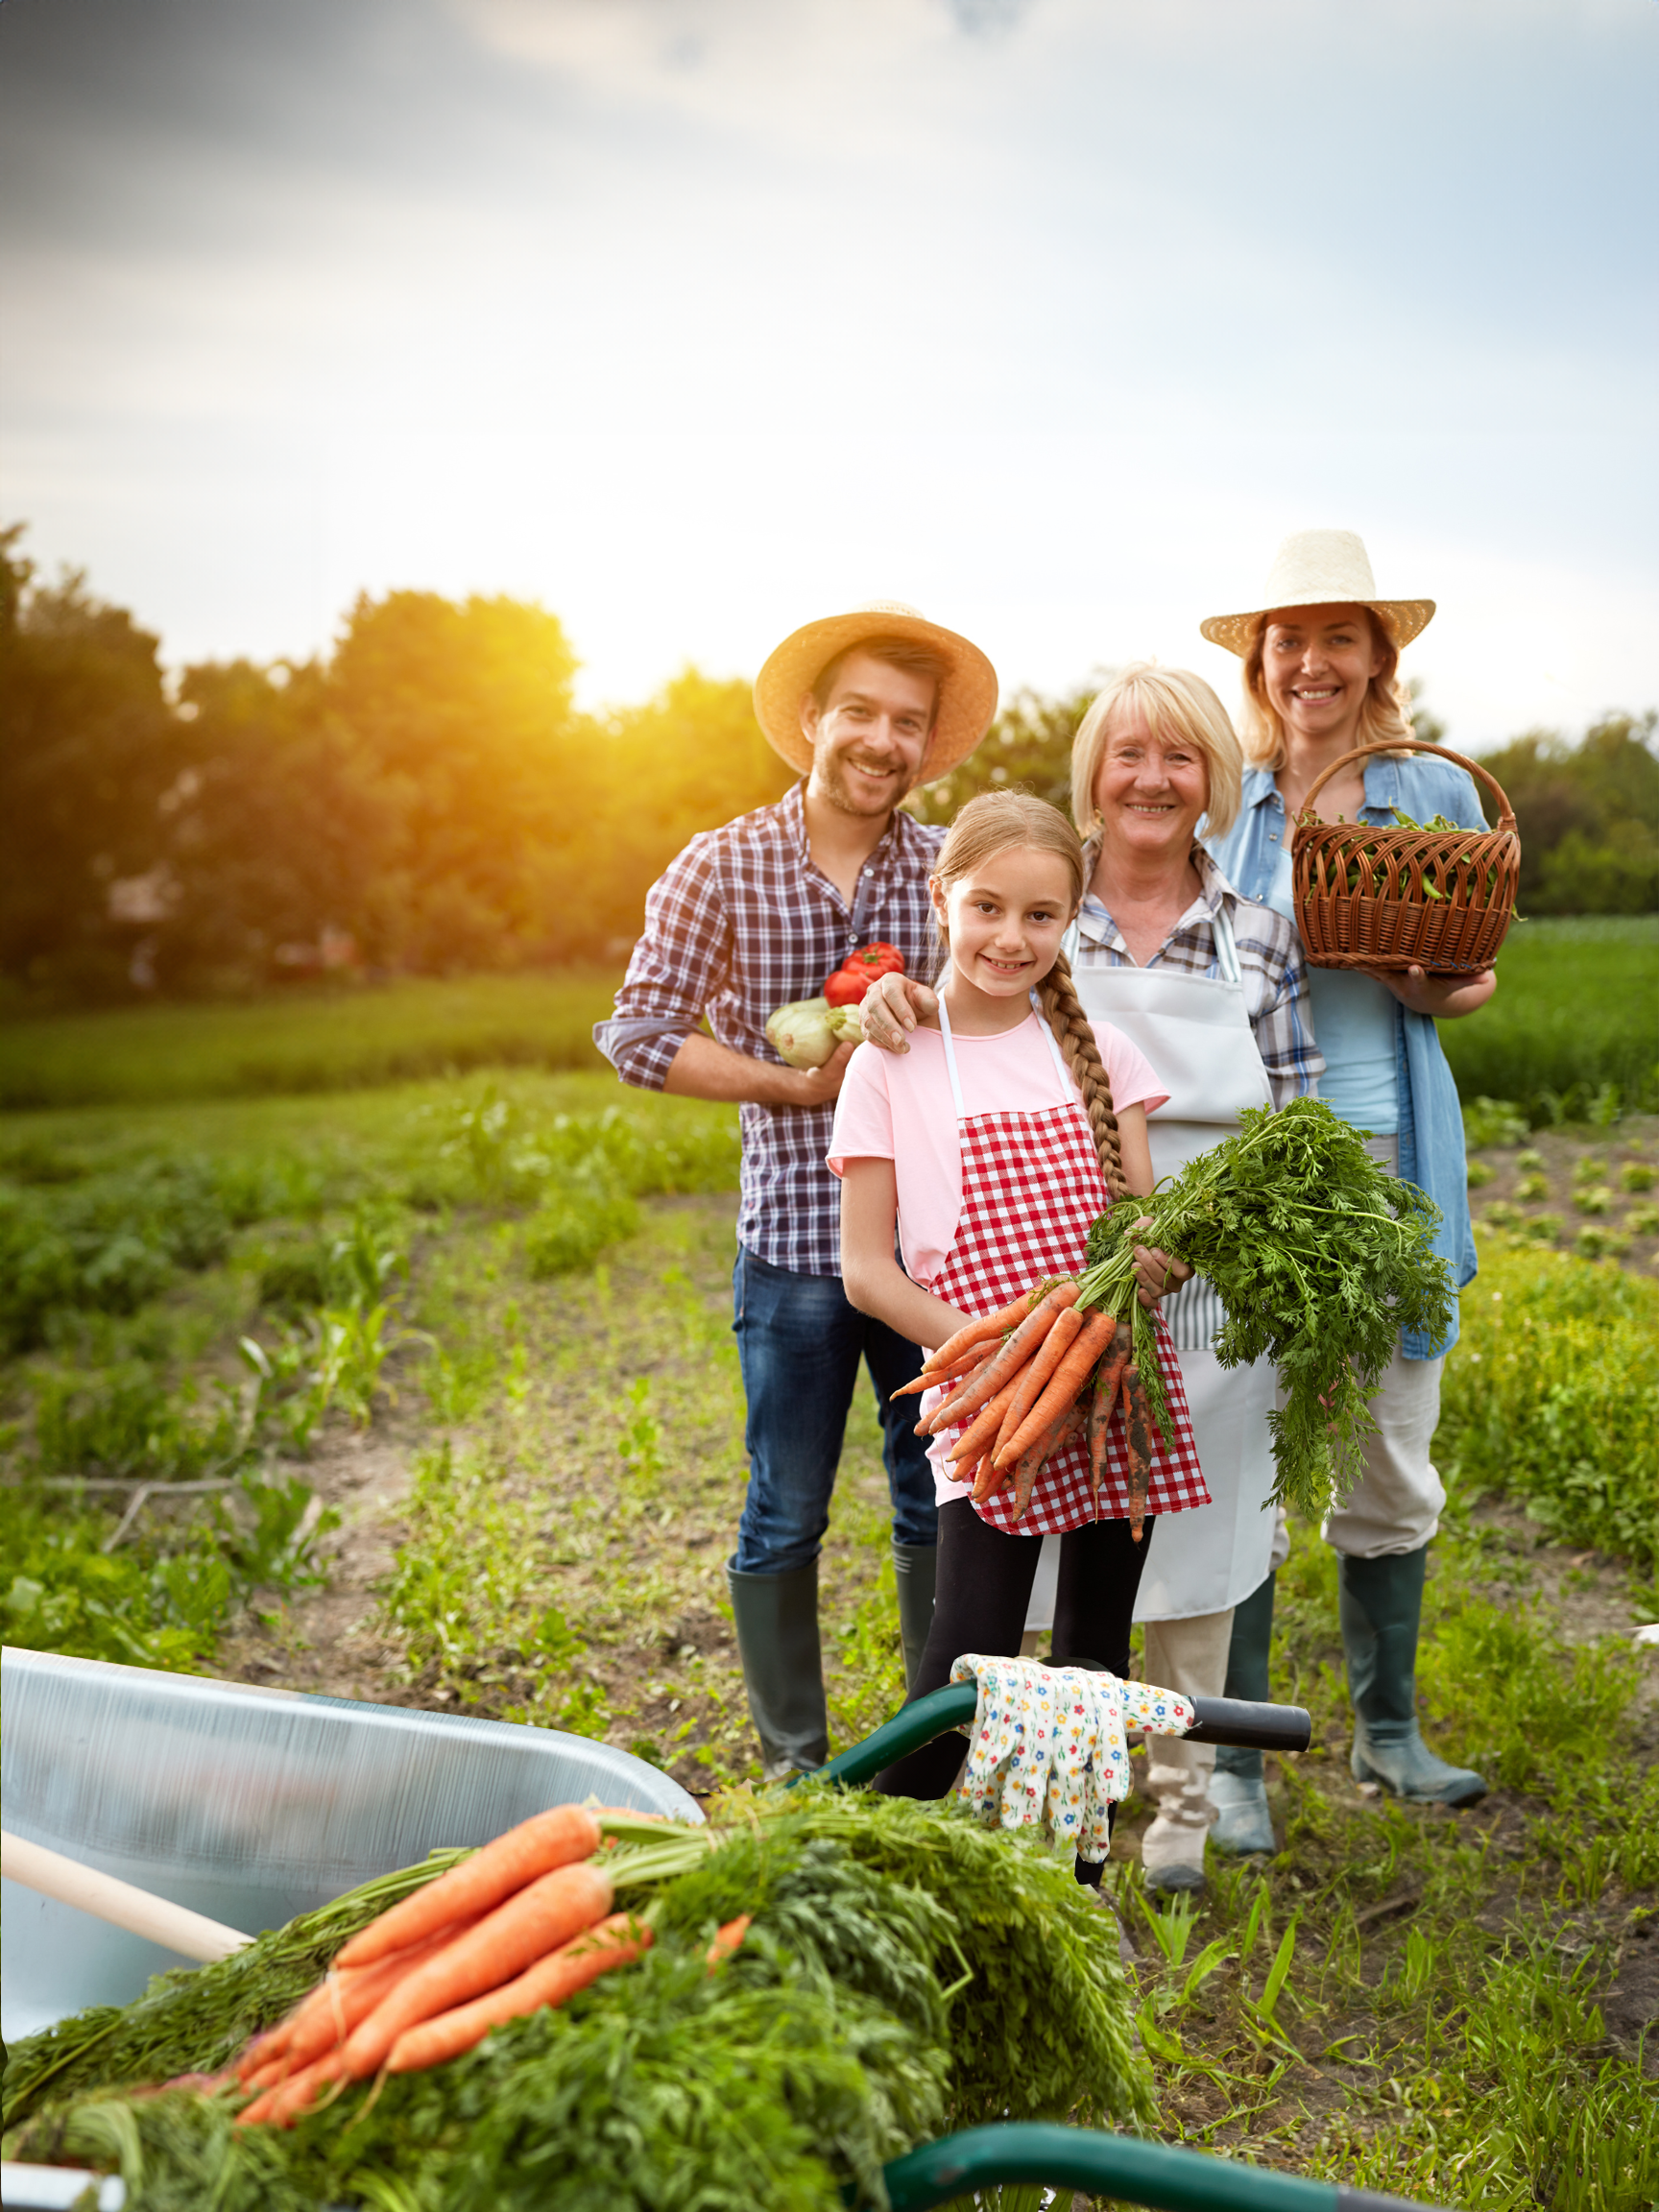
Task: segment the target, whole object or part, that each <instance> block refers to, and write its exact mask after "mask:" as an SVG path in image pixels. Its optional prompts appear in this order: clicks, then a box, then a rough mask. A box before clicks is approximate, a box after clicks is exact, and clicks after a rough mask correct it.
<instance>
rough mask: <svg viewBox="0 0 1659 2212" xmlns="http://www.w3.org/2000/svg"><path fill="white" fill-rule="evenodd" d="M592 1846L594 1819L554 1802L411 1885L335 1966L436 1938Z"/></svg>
mask: <svg viewBox="0 0 1659 2212" xmlns="http://www.w3.org/2000/svg"><path fill="white" fill-rule="evenodd" d="M598 1848H599V1822H598V1819H597V1817H596V1815H593V1814H592V1813H589V1811H588V1809H587V1807H586V1806H582V1805H555V1806H554V1807H553V1809H552V1811H551V1812H548V1813H537V1814H534V1815H532V1816H531V1818H530V1819H528V1820H520V1821H519V1823H518V1825H517V1828H509V1829H508V1831H507V1833H506V1834H505V1835H504V1836H497V1837H496V1839H495V1840H494V1842H493V1843H486V1844H485V1846H484V1848H483V1850H482V1851H477V1852H474V1854H473V1856H472V1857H471V1858H470V1859H465V1860H463V1861H462V1863H461V1864H460V1865H459V1866H451V1867H450V1869H449V1871H448V1873H447V1874H440V1875H439V1877H438V1879H437V1881H436V1882H429V1883H428V1884H427V1885H426V1887H425V1888H424V1889H417V1890H416V1892H415V1894H414V1895H413V1896H412V1897H405V1898H404V1899H403V1901H402V1903H401V1904H400V1905H394V1906H393V1907H392V1909H391V1911H389V1912H382V1913H381V1915H380V1917H379V1919H378V1920H372V1921H371V1922H370V1923H369V1925H368V1927H367V1928H365V1929H363V1930H362V1931H361V1933H360V1934H358V1935H356V1936H352V1938H351V1940H350V1942H349V1943H346V1944H343V1945H342V1946H341V1948H340V1950H339V1951H338V1952H337V1953H336V1954H335V1959H334V1963H335V1965H336V1966H372V1965H373V1962H374V1961H375V1960H376V1959H384V1958H385V1957H386V1955H387V1953H388V1952H389V1951H401V1950H402V1949H403V1948H404V1947H405V1946H406V1945H408V1944H411V1943H418V1942H420V1941H421V1939H422V1938H423V1937H424V1936H432V1935H435V1934H436V1933H437V1932H438V1930H439V1929H441V1928H445V1927H447V1926H448V1925H449V1923H450V1922H451V1921H454V1920H462V1919H472V1918H474V1917H476V1915H477V1914H478V1913H480V1912H488V1911H490V1909H491V1907H492V1906H493V1905H499V1904H500V1902H501V1900H502V1898H503V1897H511V1896H512V1894H513V1892H514V1891H515V1890H516V1889H522V1888H523V1887H524V1886H525V1884H526V1883H528V1882H534V1881H535V1880H536V1879H537V1878H538V1876H540V1875H542V1874H549V1873H551V1872H552V1871H553V1869H554V1868H555V1867H558V1866H567V1865H569V1864H570V1863H571V1862H572V1861H573V1860H577V1859H586V1858H587V1857H588V1856H589V1853H591V1852H594V1851H597V1850H598Z"/></svg>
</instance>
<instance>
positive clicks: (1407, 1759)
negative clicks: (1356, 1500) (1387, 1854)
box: [1336, 1545, 1486, 1805]
mask: <svg viewBox="0 0 1659 2212" xmlns="http://www.w3.org/2000/svg"><path fill="white" fill-rule="evenodd" d="M1428 1558H1429V1548H1428V1546H1427V1545H1425V1546H1424V1547H1423V1548H1422V1550H1421V1551H1396V1552H1393V1553H1391V1554H1390V1555H1389V1556H1388V1557H1386V1558H1383V1559H1350V1558H1348V1557H1347V1556H1346V1555H1345V1554H1340V1553H1339V1554H1338V1556H1337V1562H1336V1567H1337V1591H1338V1598H1339V1603H1340V1609H1341V1618H1342V1646H1343V1649H1344V1650H1345V1651H1346V1652H1347V1654H1348V1695H1350V1696H1351V1697H1352V1698H1353V1700H1354V1756H1353V1760H1352V1762H1351V1764H1352V1766H1353V1768H1354V1775H1355V1779H1356V1780H1357V1781H1359V1782H1376V1783H1380V1784H1381V1785H1382V1787H1383V1789H1384V1790H1386V1791H1390V1792H1391V1793H1392V1794H1393V1795H1394V1796H1396V1797H1406V1798H1409V1799H1411V1800H1413V1801H1414V1802H1416V1803H1418V1804H1427V1805H1473V1804H1474V1803H1475V1802H1476V1801H1477V1799H1479V1798H1481V1797H1484V1796H1485V1794H1486V1784H1485V1782H1484V1781H1483V1780H1482V1779H1481V1777H1480V1776H1479V1774H1477V1773H1474V1772H1473V1771H1472V1770H1471V1769H1470V1768H1469V1767H1449V1766H1448V1765H1447V1764H1446V1762H1445V1760H1444V1759H1436V1758H1435V1756H1434V1754H1433V1752H1432V1751H1431V1750H1430V1748H1429V1746H1428V1744H1427V1743H1424V1741H1423V1731H1422V1729H1421V1728H1420V1727H1419V1726H1418V1723H1417V1630H1418V1624H1419V1623H1420V1621H1421V1619H1422V1615H1423V1576H1424V1573H1425V1570H1426V1568H1427V1565H1428Z"/></svg>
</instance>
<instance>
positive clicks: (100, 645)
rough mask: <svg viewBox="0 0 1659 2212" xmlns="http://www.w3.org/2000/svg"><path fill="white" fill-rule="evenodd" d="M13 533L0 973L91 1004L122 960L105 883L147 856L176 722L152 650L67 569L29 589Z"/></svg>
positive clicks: (117, 983)
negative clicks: (53, 580)
mask: <svg viewBox="0 0 1659 2212" xmlns="http://www.w3.org/2000/svg"><path fill="white" fill-rule="evenodd" d="M20 536H21V531H20V529H16V528H14V529H12V530H8V531H6V532H5V533H4V534H0V724H3V726H4V729H5V733H6V739H5V744H4V745H3V746H0V967H3V969H4V972H5V973H6V974H8V975H9V976H12V977H13V978H15V979H17V980H19V981H22V982H24V983H26V984H29V985H33V986H34V987H35V988H36V989H42V988H43V989H47V990H52V991H59V992H67V993H70V994H72V995H74V996H76V997H80V998H104V997H108V996H109V995H110V994H112V993H114V994H120V993H123V992H124V991H125V990H126V988H127V975H128V968H129V963H130V960H131V932H130V931H123V930H122V929H121V928H119V927H118V926H114V925H112V924H111V921H110V918H109V896H108V895H109V885H110V884H111V882H113V881H116V880H117V879H119V878H131V877H135V876H139V875H142V874H144V873H145V872H146V871H148V870H150V869H152V868H153V867H154V866H155V864H156V860H157V858H158V854H157V848H156V834H155V822H156V801H157V799H158V798H159V796H160V794H161V792H162V791H163V790H164V789H165V788H166V786H167V784H168V782H169V781H171V780H172V778H173V776H174V774H175V773H176V769H177V762H176V757H175V754H174V751H173V739H174V736H175V730H176V725H175V723H174V718H173V716H172V715H171V713H170V712H169V710H168V707H167V701H166V696H165V693H164V690H163V687H162V678H161V668H160V663H159V661H158V660H157V658H156V656H157V653H158V651H159V641H158V640H157V639H156V638H155V637H151V635H150V634H149V632H148V631H145V630H140V629H139V628H138V626H137V625H136V623H134V621H133V620H132V615H131V614H129V613H127V612H126V611H125V609H123V608H119V607H107V606H105V605H103V604H102V603H101V602H100V601H98V600H96V599H94V598H93V597H92V596H91V595H90V594H89V593H88V591H87V589H86V580H85V577H84V574H82V573H81V572H80V571H78V570H65V571H64V573H63V574H62V575H61V576H60V579H59V581H58V582H57V583H56V584H55V585H42V584H38V583H36V581H35V575H34V565H33V564H32V563H31V562H30V561H28V560H27V559H25V558H24V557H23V556H22V555H21V554H20V553H19V552H18V550H17V541H18V539H19V538H20ZM161 888H162V887H161V886H160V885H159V884H158V885H157V886H156V889H157V892H158V893H159V892H160V890H161Z"/></svg>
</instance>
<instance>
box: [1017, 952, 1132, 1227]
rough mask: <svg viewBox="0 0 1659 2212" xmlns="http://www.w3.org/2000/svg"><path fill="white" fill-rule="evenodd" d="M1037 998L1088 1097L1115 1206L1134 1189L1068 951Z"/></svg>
mask: <svg viewBox="0 0 1659 2212" xmlns="http://www.w3.org/2000/svg"><path fill="white" fill-rule="evenodd" d="M1037 997H1038V1000H1039V1002H1040V1003H1041V1005H1042V1008H1043V1012H1044V1016H1045V1018H1046V1021H1047V1023H1048V1026H1049V1028H1050V1029H1052V1030H1053V1032H1054V1042H1055V1043H1056V1044H1057V1045H1058V1046H1059V1047H1060V1056H1061V1058H1062V1059H1063V1060H1064V1061H1065V1063H1066V1065H1067V1067H1068V1068H1069V1069H1070V1070H1071V1079H1072V1081H1073V1082H1074V1083H1075V1084H1076V1086H1077V1088H1078V1090H1079V1091H1081V1092H1082V1094H1083V1105H1084V1109H1085V1111H1086V1112H1087V1114H1088V1116H1089V1126H1090V1128H1091V1129H1092V1130H1093V1131H1094V1148H1095V1150H1096V1151H1097V1152H1098V1153H1099V1155H1100V1172H1101V1174H1102V1175H1103V1176H1104V1177H1105V1179H1106V1195H1107V1196H1108V1198H1110V1199H1111V1200H1112V1202H1113V1204H1114V1205H1116V1204H1117V1202H1118V1199H1119V1198H1121V1197H1124V1196H1125V1195H1126V1194H1127V1192H1128V1189H1129V1186H1128V1184H1127V1183H1126V1182H1125V1181H1124V1179H1123V1156H1122V1153H1121V1152H1120V1150H1119V1149H1118V1117H1117V1115H1116V1114H1115V1113H1114V1112H1113V1108H1112V1091H1111V1086H1110V1085H1109V1084H1108V1082H1107V1080H1106V1069H1105V1065H1104V1063H1103V1062H1102V1060H1101V1058H1100V1047H1099V1046H1098V1045H1096V1044H1095V1042H1094V1030H1093V1029H1091V1028H1090V1026H1089V1017H1088V1016H1087V1015H1086V1014H1085V1013H1084V1011H1083V1007H1082V1003H1081V1001H1080V1000H1079V998H1078V997H1077V987H1076V985H1075V984H1074V983H1073V982H1072V980H1071V967H1070V962H1069V961H1068V959H1067V957H1066V955H1065V953H1064V952H1061V953H1058V954H1057V955H1056V956H1055V961H1054V965H1053V967H1052V968H1050V969H1049V971H1048V973H1047V974H1046V975H1045V976H1044V978H1043V980H1042V982H1041V983H1039V984H1038V986H1037Z"/></svg>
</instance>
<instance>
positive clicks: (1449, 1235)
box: [1204, 755, 1486, 1359]
mask: <svg viewBox="0 0 1659 2212" xmlns="http://www.w3.org/2000/svg"><path fill="white" fill-rule="evenodd" d="M1395 806H1398V807H1399V808H1400V810H1401V812H1402V813H1405V814H1409V815H1410V816H1411V818H1412V820H1413V821H1415V822H1427V821H1428V820H1429V819H1430V817H1431V815H1434V814H1444V815H1445V816H1446V817H1447V819H1448V820H1449V821H1452V822H1456V823H1458V824H1460V825H1461V826H1462V827H1463V828H1464V829H1484V828H1485V827H1486V818H1485V816H1484V815H1483V814H1482V813H1481V811H1480V802H1479V798H1478V797H1477V796H1476V792H1475V783H1474V779H1473V778H1472V777H1470V776H1469V775H1468V774H1467V773H1466V772H1465V771H1464V770H1463V769H1461V768H1454V767H1452V766H1451V765H1450V764H1449V763H1448V762H1447V761H1444V760H1435V759H1431V758H1427V757H1424V756H1422V755H1410V756H1407V757H1402V758H1400V759H1394V760H1384V759H1372V760H1368V761H1367V762H1366V764H1365V805H1364V807H1363V809H1362V819H1363V820H1365V821H1367V822H1371V823H1375V824H1376V825H1377V826H1378V827H1379V828H1383V829H1389V828H1392V827H1393V824H1394V816H1393V814H1392V812H1391V811H1390V809H1391V808H1392V807H1395ZM1285 842H1286V821H1285V802H1284V800H1283V799H1281V798H1280V796H1279V789H1278V785H1277V784H1276V783H1275V782H1274V781H1273V777H1272V775H1271V773H1270V771H1268V770H1267V769H1265V768H1246V769H1245V771H1244V790H1243V797H1242V803H1241V805H1240V806H1239V809H1238V821H1237V822H1236V823H1235V824H1234V825H1233V828H1232V829H1230V830H1229V831H1228V833H1227V835H1226V836H1225V837H1213V836H1206V837H1205V839H1204V843H1205V844H1206V846H1208V848H1209V850H1210V851H1211V852H1212V853H1213V854H1214V856H1215V859H1216V861H1217V863H1218V864H1219V866H1220V868H1221V871H1222V873H1223V875H1225V876H1226V877H1227V878H1229V880H1230V881H1232V882H1233V883H1236V884H1237V885H1238V889H1239V891H1240V892H1242V894H1243V896H1244V897H1245V898H1246V899H1257V900H1260V901H1261V902H1262V904H1263V905H1266V904H1270V903H1271V902H1270V900H1269V899H1268V896H1267V894H1268V889H1269V887H1270V885H1271V883H1272V881H1273V872H1274V867H1275V864H1276V862H1277V860H1278V856H1279V848H1280V847H1281V845H1283V844H1284V843H1285ZM1291 919H1292V920H1294V916H1292V917H1291ZM1394 1044H1395V1054H1396V1061H1397V1066H1398V1074H1399V1083H1400V1131H1399V1139H1400V1167H1399V1172H1400V1177H1401V1180H1402V1181H1403V1182H1406V1183H1415V1184H1416V1185H1417V1186H1418V1188H1419V1189H1420V1190H1426V1191H1427V1192H1428V1194H1429V1196H1430V1197H1431V1198H1432V1199H1433V1201H1434V1203H1435V1205H1436V1206H1438V1207H1439V1209H1440V1225H1439V1227H1438V1228H1437V1229H1436V1230H1435V1232H1434V1250H1435V1251H1436V1252H1437V1253H1439V1254H1440V1256H1441V1258H1442V1259H1444V1260H1449V1261H1450V1262H1451V1263H1452V1280H1453V1282H1454V1283H1455V1285H1456V1286H1457V1287H1458V1288H1459V1289H1461V1288H1462V1287H1463V1286H1464V1285H1465V1284H1466V1283H1468V1282H1471V1281H1472V1280H1473V1279H1474V1275H1475V1267H1476V1258H1475V1235H1474V1231H1473V1229H1472V1228H1471V1227H1470V1222H1469V1183H1468V1163H1467V1160H1466V1158H1465V1155H1464V1150H1463V1112H1462V1108H1461V1107H1460V1106H1459V1105H1458V1102H1457V1086H1456V1084H1455V1082H1454V1081H1453V1079H1452V1070H1451V1069H1450V1067H1449V1066H1448V1065H1447V1061H1446V1055H1445V1053H1444V1052H1443V1051H1442V1050H1441V1048H1440V1035H1439V1032H1438V1030H1437V1029H1436V1028H1435V1026H1434V1023H1433V1021H1432V1019H1431V1017H1430V1016H1429V1015H1427V1014H1414V1013H1412V1012H1411V1011H1410V1010H1409V1009H1408V1008H1407V1007H1406V1006H1403V1005H1401V1004H1400V1003H1399V1002H1398V1001H1396V1003H1395V1008H1394ZM1456 1341H1457V1307H1456V1303H1455V1301H1454V1303H1453V1308H1452V1326H1451V1328H1450V1330H1449V1331H1448V1332H1447V1334H1446V1335H1445V1336H1444V1337H1443V1338H1442V1339H1441V1340H1440V1341H1439V1342H1438V1343H1436V1342H1434V1341H1432V1340H1431V1338H1430V1337H1428V1336H1427V1335H1425V1334H1424V1333H1423V1332H1422V1331H1421V1330H1416V1329H1411V1330H1407V1331H1406V1332H1405V1333H1404V1334H1403V1335H1402V1338H1401V1347H1400V1348H1401V1350H1402V1351H1403V1352H1404V1353H1405V1355H1406V1357H1407V1359H1432V1358H1436V1357H1437V1356H1438V1355H1439V1354H1440V1353H1442V1352H1450V1351H1451V1349H1452V1347H1453V1345H1454V1344H1455V1343H1456Z"/></svg>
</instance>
